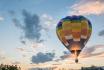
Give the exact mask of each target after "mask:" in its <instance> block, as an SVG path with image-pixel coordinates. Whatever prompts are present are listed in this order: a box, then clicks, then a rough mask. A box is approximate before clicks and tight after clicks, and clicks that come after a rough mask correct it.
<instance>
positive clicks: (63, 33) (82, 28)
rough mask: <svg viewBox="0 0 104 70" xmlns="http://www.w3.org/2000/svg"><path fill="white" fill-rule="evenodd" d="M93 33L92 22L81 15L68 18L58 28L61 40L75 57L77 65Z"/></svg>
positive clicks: (57, 32)
mask: <svg viewBox="0 0 104 70" xmlns="http://www.w3.org/2000/svg"><path fill="white" fill-rule="evenodd" d="M91 32H92V25H91V22H90V21H89V20H88V19H87V18H85V17H84V16H80V15H79V16H76V15H73V16H66V17H65V18H63V19H61V20H60V21H59V23H58V24H57V26H56V34H57V36H58V38H59V40H60V41H61V42H62V43H63V44H64V46H65V47H66V48H67V49H68V50H69V51H70V52H71V53H72V54H74V55H75V62H76V63H78V56H79V54H80V52H81V50H82V49H83V48H84V47H85V44H86V43H87V41H88V40H89V38H90V36H91Z"/></svg>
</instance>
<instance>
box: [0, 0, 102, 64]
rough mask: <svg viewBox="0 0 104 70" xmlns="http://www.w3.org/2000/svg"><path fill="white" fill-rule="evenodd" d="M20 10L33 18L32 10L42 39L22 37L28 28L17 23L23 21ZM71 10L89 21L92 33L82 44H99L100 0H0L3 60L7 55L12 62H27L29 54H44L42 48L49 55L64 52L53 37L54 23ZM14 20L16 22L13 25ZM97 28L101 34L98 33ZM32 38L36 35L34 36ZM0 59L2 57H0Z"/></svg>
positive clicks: (28, 61)
mask: <svg viewBox="0 0 104 70" xmlns="http://www.w3.org/2000/svg"><path fill="white" fill-rule="evenodd" d="M23 10H25V12H26V13H27V14H28V15H30V16H31V19H34V18H33V17H32V16H33V15H34V14H35V17H36V16H38V17H37V18H39V25H40V26H41V28H40V34H41V36H40V37H39V39H42V40H44V41H42V42H37V41H36V40H32V39H29V38H28V37H25V32H26V30H28V28H27V29H21V28H20V25H26V24H25V21H26V20H25V18H27V17H26V16H24V15H23ZM73 14H75V15H78V14H81V15H84V16H85V17H86V18H88V19H89V20H90V21H91V23H92V35H91V38H90V40H89V41H88V43H87V45H86V47H92V46H95V47H94V48H96V46H98V45H103V43H104V28H103V27H104V24H103V22H104V1H103V0H91V1H90V0H88V1H86V0H0V50H2V51H3V52H4V53H5V55H4V54H2V56H3V57H5V59H4V60H7V61H8V59H11V61H10V62H9V63H12V60H13V61H14V62H15V61H19V62H27V63H31V62H32V61H31V59H32V56H37V54H38V53H39V52H42V53H43V55H44V56H46V54H45V53H46V52H47V53H51V54H52V53H55V57H52V59H57V58H58V57H60V56H62V55H64V53H63V51H68V50H67V49H66V48H65V47H64V45H63V44H61V42H60V41H59V40H58V38H57V35H56V32H55V31H56V25H57V23H58V22H59V21H60V19H62V18H63V17H65V16H70V15H73ZM14 19H16V21H14ZM34 22H35V21H34ZM28 23H29V22H28ZM15 24H17V25H18V24H20V25H18V26H19V27H17V26H16V25H15ZM35 25H37V24H35ZM37 28H38V27H37ZM33 31H36V29H33ZM101 31H102V35H100V36H99V33H100V32H101ZM36 33H38V32H36ZM33 34H35V33H33ZM36 36H37V35H36ZM21 38H22V39H21ZM33 38H34V39H36V37H33ZM21 41H22V43H21ZM103 47H104V46H103ZM103 47H102V48H103ZM96 49H97V48H96ZM96 52H97V51H96ZM47 58H48V57H47ZM0 59H1V60H2V61H3V59H2V58H0ZM18 59H20V60H18ZM2 61H1V62H2Z"/></svg>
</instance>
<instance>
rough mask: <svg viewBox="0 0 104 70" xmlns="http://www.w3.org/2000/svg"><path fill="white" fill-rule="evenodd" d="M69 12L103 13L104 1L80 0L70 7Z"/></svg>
mask: <svg viewBox="0 0 104 70" xmlns="http://www.w3.org/2000/svg"><path fill="white" fill-rule="evenodd" d="M71 9H72V11H71V12H70V14H76V15H91V14H93V15H100V14H104V2H103V1H102V0H87V1H85V0H81V2H79V3H77V4H74V5H73V6H72V7H71Z"/></svg>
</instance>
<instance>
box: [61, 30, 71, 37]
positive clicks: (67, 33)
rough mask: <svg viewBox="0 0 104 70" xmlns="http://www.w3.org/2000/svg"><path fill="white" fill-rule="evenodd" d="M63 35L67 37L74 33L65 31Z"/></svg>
mask: <svg viewBox="0 0 104 70" xmlns="http://www.w3.org/2000/svg"><path fill="white" fill-rule="evenodd" d="M63 33H64V35H65V36H68V35H71V34H72V31H71V30H63Z"/></svg>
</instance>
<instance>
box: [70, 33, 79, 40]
mask: <svg viewBox="0 0 104 70" xmlns="http://www.w3.org/2000/svg"><path fill="white" fill-rule="evenodd" d="M72 35H73V38H74V39H80V35H81V33H80V32H72Z"/></svg>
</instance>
